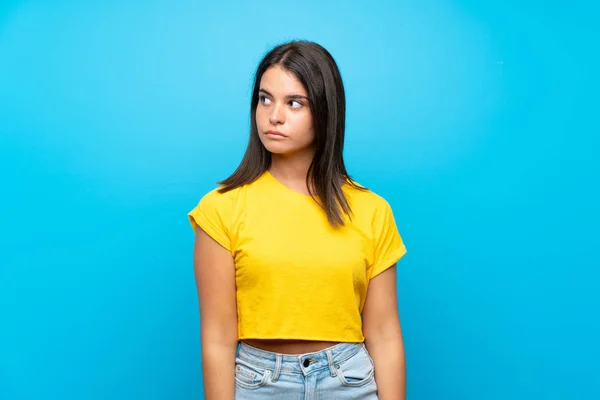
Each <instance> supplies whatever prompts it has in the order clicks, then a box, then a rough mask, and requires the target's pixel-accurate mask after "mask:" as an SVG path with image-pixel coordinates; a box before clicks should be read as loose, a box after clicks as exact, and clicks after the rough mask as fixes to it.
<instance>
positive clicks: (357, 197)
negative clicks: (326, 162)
mask: <svg viewBox="0 0 600 400" xmlns="http://www.w3.org/2000/svg"><path fill="white" fill-rule="evenodd" d="M352 182H353V184H354V185H352V184H350V183H348V184H346V186H345V188H346V190H345V192H346V194H347V195H348V197H349V200H350V202H351V203H352V204H354V205H355V206H357V207H367V208H370V209H379V208H387V207H389V203H388V201H387V200H386V199H385V198H384V197H383V196H381V195H380V194H379V193H377V192H375V191H374V190H373V189H370V188H367V187H365V186H363V185H362V184H360V183H359V182H356V181H352Z"/></svg>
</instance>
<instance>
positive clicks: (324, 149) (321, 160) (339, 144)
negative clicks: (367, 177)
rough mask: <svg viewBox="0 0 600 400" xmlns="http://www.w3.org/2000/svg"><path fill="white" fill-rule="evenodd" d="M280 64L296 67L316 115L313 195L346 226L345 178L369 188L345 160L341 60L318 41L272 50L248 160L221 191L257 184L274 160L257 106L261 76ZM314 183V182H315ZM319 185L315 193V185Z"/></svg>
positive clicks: (266, 59)
mask: <svg viewBox="0 0 600 400" xmlns="http://www.w3.org/2000/svg"><path fill="white" fill-rule="evenodd" d="M274 65H280V66H282V67H283V68H284V69H286V70H287V71H290V72H292V73H293V74H294V75H295V76H296V77H297V78H298V79H299V80H300V82H302V84H303V85H304V88H305V89H306V91H307V93H308V99H309V101H308V103H309V104H310V111H311V113H312V116H313V126H314V129H315V142H316V143H315V144H316V146H315V147H316V152H315V155H314V158H313V160H312V163H311V164H310V167H309V169H308V174H307V176H306V184H307V187H308V190H309V193H310V194H311V196H312V198H313V199H315V201H316V202H317V203H318V204H319V205H320V206H321V207H322V208H323V210H324V211H325V213H326V214H327V219H328V220H329V223H330V224H332V225H333V226H341V225H344V218H343V215H342V212H343V213H345V214H346V215H348V216H349V217H351V214H352V210H351V209H350V205H349V204H348V201H347V199H346V197H345V195H344V192H343V190H342V186H343V184H344V182H346V183H348V184H349V185H351V186H352V187H354V188H357V189H359V190H368V189H366V188H364V187H362V186H360V185H358V184H357V183H356V182H354V181H353V180H352V179H351V178H350V176H349V175H348V172H347V171H346V166H345V165H344V158H343V154H342V153H343V150H344V129H345V123H346V95H345V93H344V85H343V83H342V77H341V75H340V71H339V69H338V67H337V64H336V62H335V60H334V59H333V57H332V56H331V54H330V53H329V52H328V51H327V50H326V49H324V48H323V47H322V46H320V45H319V44H317V43H314V42H309V41H292V42H287V43H284V44H281V45H279V46H277V47H275V48H273V49H272V50H271V51H269V52H268V53H267V55H266V56H265V57H264V58H263V60H262V61H261V62H260V64H259V65H258V68H257V70H256V74H255V79H254V89H253V90H252V101H251V106H250V141H249V143H248V147H247V149H246V153H245V154H244V158H243V159H242V162H241V163H240V165H239V166H238V168H237V169H236V170H235V172H234V173H233V174H232V175H231V176H230V177H228V178H227V179H225V180H223V181H221V182H217V183H218V184H220V185H222V187H221V188H220V189H219V191H220V192H221V193H224V192H227V191H229V190H233V189H235V188H237V187H239V186H242V185H245V184H247V183H251V182H253V181H254V180H256V179H257V178H258V177H260V176H261V175H262V174H263V173H264V172H265V171H266V170H267V169H268V168H269V167H270V165H271V153H270V152H269V151H268V150H267V149H266V148H265V147H264V146H263V144H262V142H261V141H260V138H259V137H258V129H257V126H256V107H257V106H258V98H259V94H258V91H259V89H260V80H261V78H262V76H263V74H264V73H265V71H266V70H267V69H269V68H270V67H272V66H274ZM310 182H312V185H311V184H310ZM311 186H314V192H313V190H312V187H311Z"/></svg>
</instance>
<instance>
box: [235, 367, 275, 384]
mask: <svg viewBox="0 0 600 400" xmlns="http://www.w3.org/2000/svg"><path fill="white" fill-rule="evenodd" d="M270 375H271V371H269V370H266V369H262V368H258V367H255V366H253V365H250V364H248V363H245V362H240V361H236V363H235V384H236V385H237V386H239V387H241V388H244V389H258V388H259V387H261V386H264V385H265V384H266V383H267V381H268V380H269V376H270Z"/></svg>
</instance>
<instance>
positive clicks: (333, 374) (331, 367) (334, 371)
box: [325, 349, 337, 376]
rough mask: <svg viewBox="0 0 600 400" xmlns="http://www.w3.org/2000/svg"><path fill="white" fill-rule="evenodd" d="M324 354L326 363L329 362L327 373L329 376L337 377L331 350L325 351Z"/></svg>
mask: <svg viewBox="0 0 600 400" xmlns="http://www.w3.org/2000/svg"><path fill="white" fill-rule="evenodd" d="M325 353H327V361H328V362H329V372H330V373H331V376H337V371H336V370H335V365H333V356H332V355H331V350H329V349H327V350H325Z"/></svg>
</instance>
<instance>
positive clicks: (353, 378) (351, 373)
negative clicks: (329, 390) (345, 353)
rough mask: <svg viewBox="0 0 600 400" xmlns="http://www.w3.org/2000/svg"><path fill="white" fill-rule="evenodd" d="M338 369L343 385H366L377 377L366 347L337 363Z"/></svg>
mask: <svg viewBox="0 0 600 400" xmlns="http://www.w3.org/2000/svg"><path fill="white" fill-rule="evenodd" d="M336 369H337V376H338V377H339V379H340V381H341V382H342V386H350V387H356V386H364V385H366V384H368V383H370V382H372V381H374V378H375V368H374V366H373V362H372V361H371V357H370V356H369V354H368V353H367V351H366V349H361V350H360V351H359V352H358V353H356V354H355V355H354V356H352V357H350V358H349V359H348V360H346V361H344V362H341V363H339V364H337V365H336Z"/></svg>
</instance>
